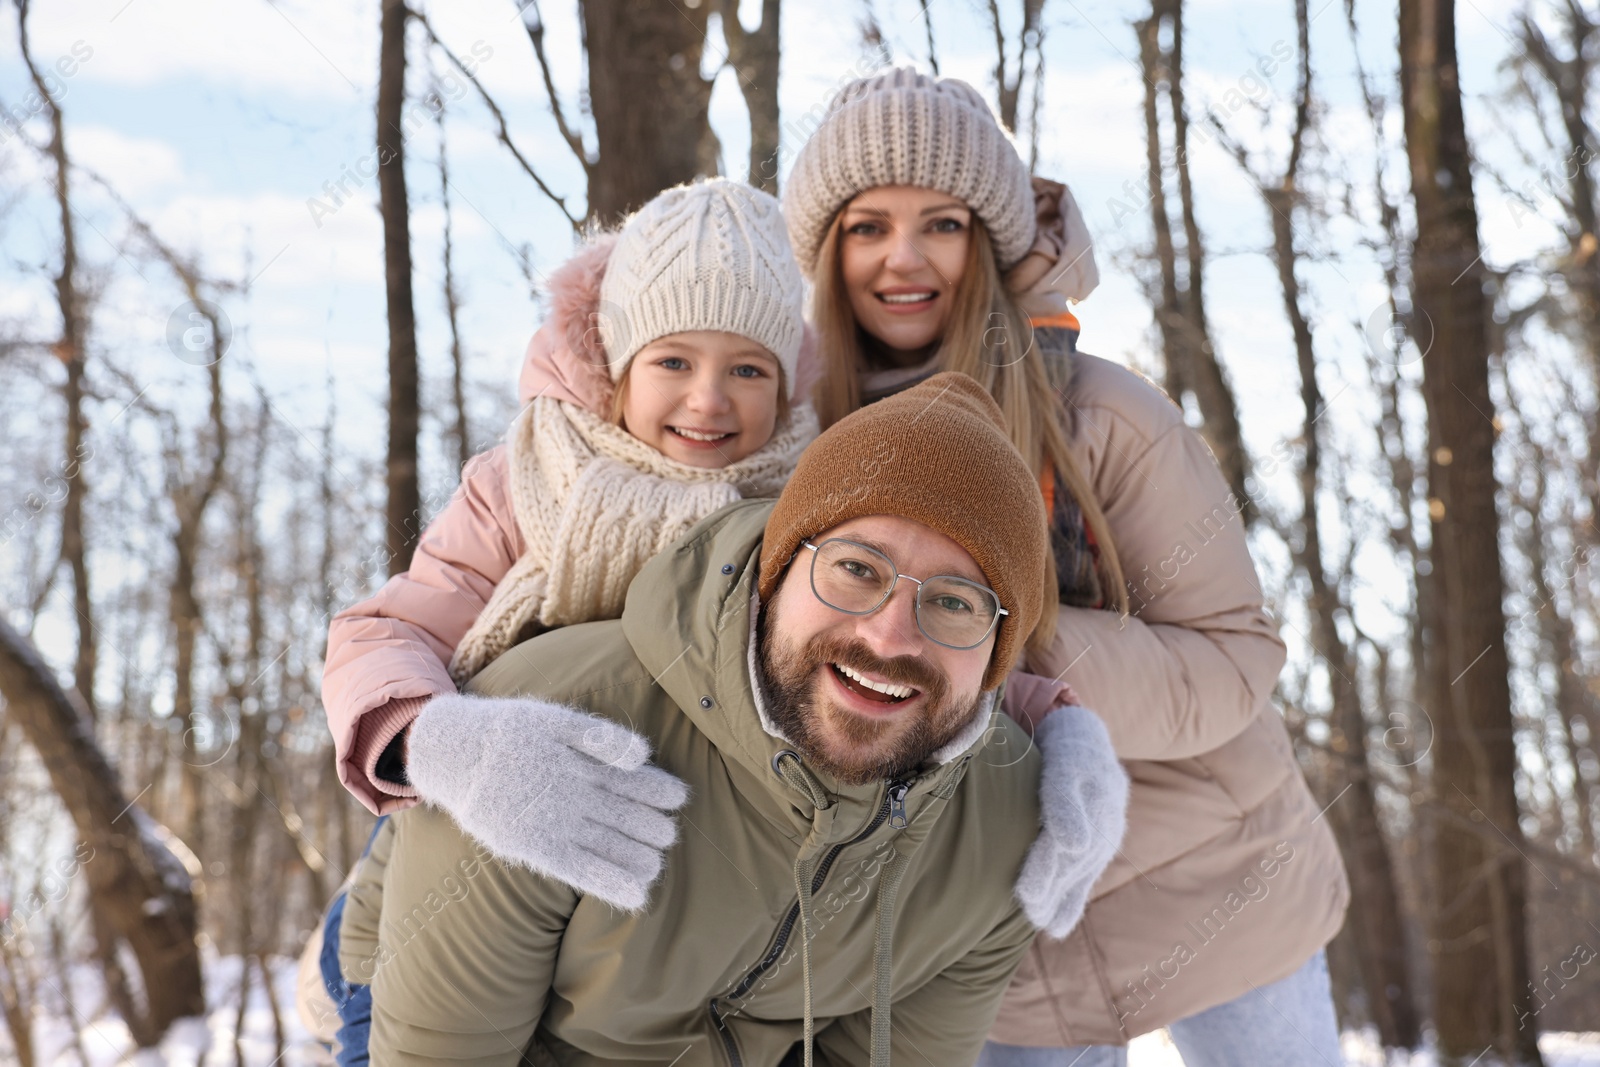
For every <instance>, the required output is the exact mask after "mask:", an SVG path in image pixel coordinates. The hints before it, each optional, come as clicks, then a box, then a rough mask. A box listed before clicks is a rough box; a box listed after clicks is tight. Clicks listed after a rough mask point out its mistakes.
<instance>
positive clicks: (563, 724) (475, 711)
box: [406, 693, 689, 911]
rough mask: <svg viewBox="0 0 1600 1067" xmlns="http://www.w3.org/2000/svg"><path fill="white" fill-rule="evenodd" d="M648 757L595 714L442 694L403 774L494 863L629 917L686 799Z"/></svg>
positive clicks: (417, 733)
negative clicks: (535, 875)
mask: <svg viewBox="0 0 1600 1067" xmlns="http://www.w3.org/2000/svg"><path fill="white" fill-rule="evenodd" d="M649 758H650V743H649V742H648V741H646V740H645V739H644V738H643V737H640V736H639V735H638V734H636V733H634V732H633V731H632V730H629V729H628V728H627V727H625V726H621V725H619V724H618V723H614V722H612V721H611V720H609V719H604V718H601V717H600V716H598V715H590V714H588V713H587V712H583V711H579V710H577V709H576V708H570V707H566V706H563V705H561V704H552V703H550V702H549V701H545V700H529V699H494V698H488V697H477V696H468V695H465V694H454V693H447V694H443V695H440V696H436V697H434V698H433V699H432V700H430V701H428V703H427V705H426V706H425V707H424V708H423V709H422V714H421V715H419V716H418V717H417V720H416V722H414V723H412V725H411V739H410V752H409V755H408V757H407V766H406V773H407V776H408V777H409V778H410V779H411V783H412V784H413V785H415V786H416V787H417V792H418V793H419V794H420V795H421V796H422V798H423V799H424V800H426V801H428V802H429V803H430V804H433V805H435V806H436V807H439V808H442V809H443V810H444V811H446V812H448V813H449V814H450V815H451V816H452V817H453V818H454V819H455V820H456V822H457V823H458V824H459V825H460V826H461V828H462V829H463V830H465V831H466V832H467V833H469V834H471V835H472V836H473V837H475V838H477V839H478V841H480V842H481V843H483V844H484V845H485V846H487V847H488V848H489V849H490V851H492V852H494V853H495V855H497V856H498V857H499V858H501V859H502V860H505V861H507V862H510V863H515V864H519V865H521V866H524V867H527V868H529V869H530V870H533V871H535V872H537V873H539V874H542V875H544V876H545V877H547V878H553V879H555V880H556V881H558V882H562V883H564V884H566V885H569V886H571V887H573V888H574V889H577V890H578V891H580V892H582V893H584V894H587V895H589V896H594V897H598V898H599V899H601V900H604V901H605V902H606V903H608V904H611V905H613V906H615V907H618V908H623V909H625V910H628V911H638V910H640V909H642V908H643V907H644V906H645V903H646V901H647V900H648V899H649V893H650V885H651V883H653V882H654V881H655V880H656V877H657V876H658V875H659V874H660V873H661V867H662V864H663V863H664V862H665V860H666V850H667V849H668V848H670V847H671V845H672V843H673V842H674V841H676V840H677V837H678V825H677V820H676V819H675V818H674V817H673V816H672V814H671V812H673V811H675V810H676V809H678V808H680V807H682V806H683V804H684V802H685V801H686V800H688V798H689V790H688V787H687V786H685V785H684V784H683V782H681V781H680V780H678V779H677V778H675V777H673V776H672V775H671V774H668V773H667V772H666V771H664V770H662V769H661V768H659V767H653V766H650V765H649V763H648V762H647V761H648V760H649Z"/></svg>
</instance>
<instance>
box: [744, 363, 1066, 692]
mask: <svg viewBox="0 0 1600 1067" xmlns="http://www.w3.org/2000/svg"><path fill="white" fill-rule="evenodd" d="M866 515H895V516H899V517H901V518H906V519H911V520H912V521H914V522H920V523H922V524H923V525H924V526H927V527H929V528H931V529H934V530H937V531H939V532H940V533H942V534H944V535H945V536H946V537H948V538H950V539H951V540H952V541H954V542H956V543H957V544H959V545H960V546H961V547H962V548H964V549H966V550H967V552H968V553H969V554H970V555H971V556H972V558H973V560H974V561H975V562H976V563H977V564H978V569H979V570H981V571H982V572H983V576H984V579H985V580H986V581H987V582H988V583H989V585H990V586H991V587H992V588H993V589H994V591H995V592H996V593H997V594H999V597H1000V606H1001V607H1003V608H1005V609H1006V611H1008V612H1010V614H1009V615H1006V616H1004V617H1003V618H1001V620H1000V633H999V638H998V639H997V640H996V642H995V649H994V656H993V658H992V659H990V661H989V669H988V671H986V672H985V673H984V676H983V689H984V690H985V691H988V690H990V689H993V688H994V687H995V686H997V685H999V684H1000V683H1001V681H1003V680H1004V679H1005V676H1006V673H1007V672H1008V671H1010V670H1011V666H1012V664H1013V663H1014V662H1015V661H1016V658H1017V655H1018V654H1019V653H1020V652H1021V649H1022V643H1023V642H1024V641H1025V640H1027V638H1028V635H1029V634H1031V633H1032V632H1033V628H1034V626H1035V625H1037V624H1038V622H1039V613H1040V612H1041V611H1042V610H1043V608H1044V581H1045V577H1044V576H1045V553H1046V552H1048V551H1050V540H1049V534H1048V532H1047V529H1046V520H1045V513H1044V498H1043V495H1042V494H1041V493H1040V491H1039V485H1038V482H1037V481H1036V480H1035V479H1034V476H1033V473H1032V471H1031V470H1030V468H1029V466H1028V464H1027V463H1026V462H1025V461H1024V460H1023V458H1022V455H1021V453H1019V452H1018V451H1017V448H1016V446H1015V445H1013V444H1012V443H1011V438H1010V437H1008V436H1006V432H1005V427H1004V417H1003V416H1002V415H1001V413H1000V407H999V405H997V404H996V403H995V402H994V400H993V398H992V397H990V396H989V394H988V393H987V392H985V391H984V388H983V386H981V385H979V384H978V383H977V382H975V381H973V380H972V379H971V378H969V377H968V376H967V375H965V374H957V373H955V372H954V371H947V372H946V373H944V374H935V375H934V376H933V377H932V378H929V379H928V380H927V381H925V382H922V383H921V384H920V385H917V386H916V387H914V388H912V389H907V390H906V391H905V392H903V393H897V394H895V395H894V396H891V397H889V398H888V399H886V400H880V401H878V402H877V403H876V404H872V405H870V406H868V407H864V408H862V409H860V410H859V411H856V412H853V413H851V414H850V415H847V416H845V417H844V418H842V419H840V420H839V421H838V422H836V423H834V425H833V426H831V427H829V428H828V430H827V432H826V433H824V434H823V435H822V436H821V437H819V438H817V439H816V441H814V442H813V443H812V444H811V446H810V447H808V448H807V449H806V450H805V452H804V453H802V454H801V456H800V463H799V465H798V466H796V468H795V472H794V477H793V478H791V479H789V484H788V485H787V486H785V487H784V490H783V492H782V493H781V494H780V495H779V496H778V503H777V505H776V506H775V507H774V508H773V509H772V516H771V517H770V518H769V519H768V520H767V531H766V537H765V539H764V540H763V542H762V545H761V581H760V586H759V589H760V593H761V599H762V600H768V599H770V598H771V597H772V594H773V593H774V592H775V591H776V590H777V588H778V582H779V581H780V580H781V579H782V577H783V571H784V568H785V567H786V566H788V564H789V561H790V560H791V559H792V558H793V557H794V554H795V552H797V551H798V550H799V548H800V545H801V543H802V542H803V541H805V540H807V539H809V538H812V537H815V536H816V535H818V534H820V533H822V532H823V531H825V530H831V529H833V528H834V527H835V526H837V525H839V524H840V523H842V522H848V521H849V520H851V519H857V518H861V517H862V516H866Z"/></svg>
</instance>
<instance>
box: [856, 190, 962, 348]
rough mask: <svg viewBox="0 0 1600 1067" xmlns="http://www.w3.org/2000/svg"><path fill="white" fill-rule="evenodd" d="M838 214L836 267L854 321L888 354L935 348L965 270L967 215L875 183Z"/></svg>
mask: <svg viewBox="0 0 1600 1067" xmlns="http://www.w3.org/2000/svg"><path fill="white" fill-rule="evenodd" d="M840 215H841V218H840V233H839V267H840V273H841V275H842V276H843V280H844V288H845V292H846V293H847V294H848V296H849V300H850V310H851V311H852V312H854V313H855V318H856V322H857V323H858V324H859V325H860V326H861V328H862V329H863V330H865V331H867V333H869V334H871V335H872V336H873V337H875V338H877V339H878V341H879V342H881V343H882V344H883V345H884V346H885V347H887V348H889V349H892V350H894V351H898V352H917V351H920V350H923V349H926V348H928V347H929V346H930V345H932V344H934V343H936V342H937V341H938V340H939V339H940V338H942V337H943V336H944V332H945V328H946V326H948V325H949V322H950V309H951V305H952V304H953V303H954V300H955V290H956V286H958V285H959V284H961V275H962V272H963V271H964V270H965V268H966V263H967V248H968V246H969V245H970V244H971V243H972V210H971V209H970V208H968V207H967V205H966V204H964V203H962V202H961V201H960V200H957V199H956V198H954V197H952V196H950V195H948V194H946V193H939V192H934V191H933V190H932V189H921V188H918V187H916V186H911V185H883V186H879V187H878V188H876V189H869V190H867V191H866V192H864V193H861V194H860V195H858V196H857V197H856V198H855V199H854V200H852V201H850V202H849V203H848V204H846V205H845V206H844V209H843V211H841V212H840Z"/></svg>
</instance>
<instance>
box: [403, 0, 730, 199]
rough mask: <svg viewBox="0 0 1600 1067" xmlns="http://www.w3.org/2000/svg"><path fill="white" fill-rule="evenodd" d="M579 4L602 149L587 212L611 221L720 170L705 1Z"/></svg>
mask: <svg viewBox="0 0 1600 1067" xmlns="http://www.w3.org/2000/svg"><path fill="white" fill-rule="evenodd" d="M386 2H387V0H386ZM581 8H582V13H583V29H584V47H585V49H586V50H587V53H588V64H589V71H590V77H589V106H590V110H591V112H592V113H593V115H594V124H595V134H596V140H597V142H598V157H599V158H598V159H597V161H596V162H595V165H594V168H593V170H591V171H590V173H589V218H591V219H595V220H598V221H600V222H601V223H605V224H610V223H613V222H616V221H617V220H619V219H620V218H621V217H622V216H623V215H625V214H627V213H628V212H629V211H632V210H635V209H636V208H638V207H640V206H641V205H643V204H644V203H645V201H647V200H649V199H650V198H651V197H653V196H655V195H656V194H657V193H659V192H660V191H661V190H663V189H666V188H670V187H671V186H674V185H679V184H681V183H683V182H687V181H693V180H694V179H695V178H697V177H700V176H702V175H708V174H715V173H716V171H717V166H716V154H715V145H716V138H715V135H714V134H713V133H712V131H711V120H710V115H709V108H710V105H711V83H710V82H709V81H707V80H706V79H704V78H702V77H701V76H700V50H701V47H702V46H703V44H704V42H705V35H706V19H707V17H708V16H709V15H710V13H711V5H710V4H706V3H702V4H699V5H698V6H696V7H692V8H690V7H686V6H684V5H682V4H679V3H675V2H674V0H583V3H582V5H581Z"/></svg>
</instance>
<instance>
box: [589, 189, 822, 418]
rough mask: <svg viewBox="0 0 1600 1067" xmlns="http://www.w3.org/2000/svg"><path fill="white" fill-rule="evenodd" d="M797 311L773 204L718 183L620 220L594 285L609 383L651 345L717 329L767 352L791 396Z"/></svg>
mask: <svg viewBox="0 0 1600 1067" xmlns="http://www.w3.org/2000/svg"><path fill="white" fill-rule="evenodd" d="M803 303H804V282H803V281H802V280H801V278H800V270H799V266H798V265H797V264H796V263H795V260H794V253H793V252H791V251H790V249H789V241H788V238H787V237H786V236H785V235H784V229H783V221H782V212H781V211H780V210H779V208H778V202H777V201H776V200H775V199H773V198H772V197H771V196H769V195H767V194H766V193H763V192H761V191H760V190H759V189H753V188H751V187H750V186H748V185H745V184H744V183H742V182H734V181H728V180H726V179H722V178H713V179H710V180H706V181H698V182H693V183H691V184H689V185H680V186H678V187H676V188H674V189H668V190H667V191H666V192H664V193H661V194H659V195H658V196H656V198H655V199H653V200H651V201H650V202H649V203H648V204H646V205H645V206H644V207H642V208H640V209H639V210H638V211H637V212H636V213H635V214H634V215H633V216H632V217H631V218H630V219H628V221H627V224H626V225H624V226H623V228H622V232H621V234H620V235H619V236H618V238H617V243H616V247H615V248H613V249H612V251H611V259H610V261H609V262H608V263H607V264H606V273H605V277H604V278H603V279H602V280H601V282H600V313H599V326H600V339H601V343H602V344H604V345H605V350H606V358H607V362H608V365H609V367H610V370H611V380H612V381H613V382H615V381H620V380H621V379H622V375H623V372H624V371H626V370H627V369H628V364H629V363H630V362H631V361H632V360H633V357H634V356H635V355H637V354H638V352H639V350H640V349H641V348H643V347H644V346H645V345H647V344H649V343H650V342H652V341H656V340H659V339H661V338H663V337H666V336H667V335H668V334H674V333H684V332H686V331H688V330H723V331H726V332H728V333H736V334H739V335H740V336H741V337H748V338H749V339H750V340H752V341H755V342H757V343H758V344H760V345H763V346H764V347H766V348H767V349H768V350H770V351H771V352H772V354H773V355H775V356H777V357H778V362H779V363H780V364H781V365H782V366H783V371H784V377H785V379H786V381H787V382H788V384H789V387H790V388H791V389H792V388H793V386H794V380H795V364H796V361H797V360H798V357H799V354H800V339H801V335H802V333H803V331H804V318H803V316H804V311H803Z"/></svg>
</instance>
